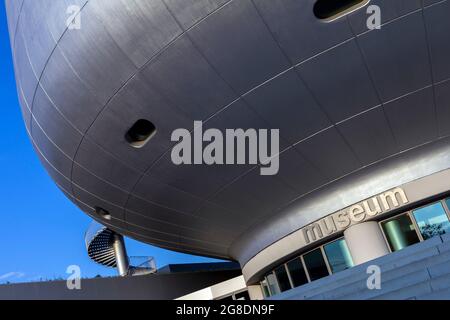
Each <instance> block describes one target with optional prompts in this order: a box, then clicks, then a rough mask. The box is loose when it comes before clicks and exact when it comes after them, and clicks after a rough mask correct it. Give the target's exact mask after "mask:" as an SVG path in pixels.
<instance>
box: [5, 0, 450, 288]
mask: <svg viewBox="0 0 450 320" xmlns="http://www.w3.org/2000/svg"><path fill="white" fill-rule="evenodd" d="M326 3H328V4H326ZM330 3H332V2H330V1H328V2H325V1H321V0H318V1H316V0H303V1H298V0H152V1H149V0H130V1H128V0H127V1H125V0H52V1H47V0H42V1H34V0H6V6H7V11H8V23H9V30H10V38H11V47H12V52H13V57H14V65H15V72H16V79H17V88H18V97H19V101H20V105H21V108H22V113H23V117H24V121H25V126H26V129H27V131H28V134H29V136H30V139H31V142H32V144H33V146H34V148H35V150H36V153H37V155H38V156H39V158H40V160H41V161H42V164H43V166H44V167H45V168H46V170H47V171H48V173H49V174H50V175H51V177H52V178H53V180H54V181H55V183H56V184H57V185H58V187H59V188H60V189H61V191H62V192H64V193H65V194H66V196H67V197H68V198H69V199H70V200H71V201H73V202H74V203H75V204H76V205H77V206H78V207H79V208H80V209H81V210H82V211H83V212H85V213H86V214H88V215H89V216H91V217H92V218H93V219H95V220H96V221H98V222H99V223H101V224H102V225H104V226H106V227H108V228H109V229H110V230H113V231H114V232H115V233H117V234H120V235H125V236H128V237H131V238H134V239H136V240H139V241H142V242H145V243H149V244H153V245H157V246H160V247H163V248H167V249H170V250H176V251H180V252H186V253H192V254H198V255H204V256H209V257H216V258H221V259H230V260H235V261H238V262H239V263H240V265H241V268H242V272H243V276H244V280H245V283H246V284H247V285H250V286H254V285H256V286H259V285H260V287H261V290H262V291H263V292H264V293H265V295H266V296H271V295H276V294H277V293H279V292H282V291H286V290H288V289H291V288H293V287H297V286H301V285H302V284H305V283H307V282H311V281H314V280H316V279H319V278H322V277H325V276H327V275H329V274H332V273H336V272H339V271H341V270H344V269H347V268H351V267H352V266H357V265H359V264H362V263H365V262H367V261H371V260H372V259H375V258H378V257H381V256H383V255H387V254H389V253H390V252H395V251H398V250H400V249H402V248H405V247H407V246H409V245H412V244H414V243H416V242H421V241H424V240H426V239H428V238H430V237H433V236H440V235H442V234H445V233H447V232H449V228H450V224H449V220H448V219H449V200H448V196H449V190H450V126H449V123H450V63H449V62H448V56H450V43H449V42H448V37H449V34H450V20H449V19H448V18H447V17H448V14H450V2H449V1H447V0H444V1H440V0H426V1H419V0H411V1H409V0H408V1H402V0H371V1H364V0H363V1H336V2H334V4H331V5H330ZM377 14H378V16H377ZM377 21H379V22H380V23H379V24H377V23H376V22H377ZM195 121H203V126H204V127H205V128H212V129H217V130H219V131H222V132H223V131H225V130H227V129H236V128H240V129H243V130H246V129H256V130H266V129H276V130H279V136H280V137H279V152H278V153H277V154H276V155H274V156H275V157H276V158H277V160H278V161H279V170H278V172H277V174H275V175H261V174H260V168H261V167H262V164H256V165H254V164H245V163H242V164H237V163H238V162H234V163H236V164H234V165H226V164H221V163H215V164H206V163H202V162H201V161H200V163H197V164H192V165H187V164H182V165H180V164H176V163H174V162H173V161H172V159H171V151H172V150H173V149H174V148H175V147H176V145H177V144H176V143H174V142H173V140H172V139H171V138H172V133H173V132H174V131H175V130H177V129H186V130H187V131H188V132H192V133H194V134H195V132H196V128H195V127H194V123H195ZM234 156H235V155H234V154H233V155H232V157H233V159H234Z"/></svg>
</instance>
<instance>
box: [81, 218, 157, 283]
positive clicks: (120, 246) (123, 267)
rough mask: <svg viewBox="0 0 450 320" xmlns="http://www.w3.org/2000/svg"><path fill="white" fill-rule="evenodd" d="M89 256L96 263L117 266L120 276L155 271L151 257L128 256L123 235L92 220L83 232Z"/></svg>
mask: <svg viewBox="0 0 450 320" xmlns="http://www.w3.org/2000/svg"><path fill="white" fill-rule="evenodd" d="M85 243H86V249H87V252H88V255H89V257H90V258H91V259H92V260H93V261H95V262H96V263H98V264H101V265H103V266H106V267H111V268H117V271H118V273H119V275H120V276H134V275H143V274H149V273H154V272H156V264H155V260H154V259H153V258H152V257H128V256H127V253H126V248H125V242H124V239H123V236H122V235H120V234H117V233H116V232H114V231H112V230H111V229H108V228H107V227H105V226H104V225H102V224H100V223H98V222H96V221H93V222H92V223H91V225H90V226H89V228H88V230H87V231H86V234H85Z"/></svg>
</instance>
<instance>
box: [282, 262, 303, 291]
mask: <svg viewBox="0 0 450 320" xmlns="http://www.w3.org/2000/svg"><path fill="white" fill-rule="evenodd" d="M286 265H287V268H288V270H289V274H290V276H291V280H292V284H293V285H294V287H298V286H301V285H303V284H305V283H308V278H307V277H306V272H305V269H304V268H303V264H302V261H301V260H300V258H295V259H294V260H291V261H289V262H288V263H286Z"/></svg>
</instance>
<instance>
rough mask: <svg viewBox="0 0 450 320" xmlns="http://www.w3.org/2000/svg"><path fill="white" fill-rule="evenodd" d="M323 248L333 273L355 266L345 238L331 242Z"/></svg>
mask: <svg viewBox="0 0 450 320" xmlns="http://www.w3.org/2000/svg"><path fill="white" fill-rule="evenodd" d="M323 249H324V250H325V254H326V256H327V259H328V264H329V265H330V268H331V272H332V273H336V272H339V271H342V270H345V269H348V268H351V267H353V260H352V256H351V255H350V251H349V250H348V247H347V243H346V242H345V240H344V239H340V240H337V241H334V242H331V243H329V244H327V245H325V246H324V247H323Z"/></svg>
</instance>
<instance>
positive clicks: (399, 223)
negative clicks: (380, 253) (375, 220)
mask: <svg viewBox="0 0 450 320" xmlns="http://www.w3.org/2000/svg"><path fill="white" fill-rule="evenodd" d="M381 226H382V228H383V231H384V234H385V235H386V239H387V240H388V243H389V246H390V247H391V250H392V251H398V250H401V249H403V248H405V247H407V246H410V245H412V244H414V243H417V242H419V237H418V236H417V233H416V231H415V229H414V224H413V222H412V221H411V219H410V218H409V216H408V215H406V214H404V215H401V216H398V217H396V218H394V219H391V220H388V221H385V222H382V223H381Z"/></svg>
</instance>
